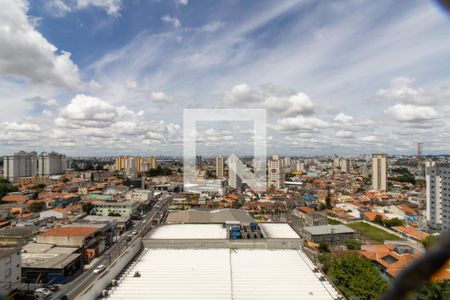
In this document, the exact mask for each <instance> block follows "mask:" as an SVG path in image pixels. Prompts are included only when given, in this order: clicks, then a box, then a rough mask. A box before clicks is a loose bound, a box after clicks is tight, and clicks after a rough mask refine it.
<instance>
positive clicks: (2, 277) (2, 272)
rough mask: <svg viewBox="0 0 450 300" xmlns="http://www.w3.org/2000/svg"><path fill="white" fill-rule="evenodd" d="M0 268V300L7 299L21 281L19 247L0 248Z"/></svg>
mask: <svg viewBox="0 0 450 300" xmlns="http://www.w3.org/2000/svg"><path fill="white" fill-rule="evenodd" d="M0 266H1V267H0V298H2V299H8V295H10V294H11V293H12V292H13V291H14V290H16V289H17V288H18V287H19V286H20V283H21V279H22V275H21V253H20V247H3V248H1V247H0ZM3 297H4V298H3Z"/></svg>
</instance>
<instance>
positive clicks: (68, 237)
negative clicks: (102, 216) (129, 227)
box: [36, 226, 104, 260]
mask: <svg viewBox="0 0 450 300" xmlns="http://www.w3.org/2000/svg"><path fill="white" fill-rule="evenodd" d="M100 236H101V231H100V229H99V228H97V227H81V226H78V227H75V226H73V227H56V228H53V229H50V230H49V231H47V232H43V233H41V234H39V235H37V237H36V242H37V243H42V244H51V245H58V246H67V247H76V248H78V249H80V251H81V253H82V254H83V256H84V258H85V259H86V260H91V259H93V258H95V257H97V256H98V255H99V254H100V253H101V251H103V249H104V242H102V241H101V239H100Z"/></svg>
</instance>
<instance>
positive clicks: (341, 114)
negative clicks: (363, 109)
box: [334, 113, 353, 123]
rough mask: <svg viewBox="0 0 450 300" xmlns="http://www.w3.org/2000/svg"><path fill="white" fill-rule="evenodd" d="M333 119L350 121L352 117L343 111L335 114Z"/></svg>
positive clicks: (343, 121)
mask: <svg viewBox="0 0 450 300" xmlns="http://www.w3.org/2000/svg"><path fill="white" fill-rule="evenodd" d="M334 120H335V121H338V122H342V123H350V122H351V121H353V117H352V116H349V115H346V114H344V113H339V114H337V115H336V117H335V118H334Z"/></svg>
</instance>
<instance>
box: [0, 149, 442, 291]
mask: <svg viewBox="0 0 450 300" xmlns="http://www.w3.org/2000/svg"><path fill="white" fill-rule="evenodd" d="M242 160H243V162H244V163H245V165H246V166H247V167H249V168H252V167H253V160H248V159H246V158H245V157H243V158H242ZM224 161H225V160H224V158H223V157H222V156H219V157H209V158H203V157H200V156H197V157H196V168H195V174H196V178H195V181H196V182H197V183H198V184H192V183H190V184H187V185H185V184H183V160H182V159H179V158H169V157H158V158H156V157H154V156H152V157H144V156H117V157H98V158H86V157H84V158H82V157H66V156H65V155H62V154H58V153H53V152H50V153H42V154H37V153H35V152H30V153H27V152H23V151H21V152H17V153H15V154H12V155H10V156H5V157H3V168H2V173H1V174H2V176H3V179H2V182H1V186H0V189H1V190H0V192H1V204H0V213H1V222H0V224H1V225H0V226H1V229H0V245H1V246H2V248H1V250H2V259H3V260H5V261H6V262H7V266H8V267H7V268H6V269H5V270H4V272H5V273H4V274H3V277H2V278H3V280H4V281H3V282H4V284H3V285H2V291H1V293H2V294H3V295H10V297H13V298H20V299H26V298H29V299H32V298H33V297H41V298H46V297H51V298H57V297H59V298H61V299H62V298H66V299H67V298H68V299H72V298H76V297H81V298H82V297H83V295H90V296H89V297H94V298H95V297H104V298H108V297H110V296H111V297H112V299H122V298H121V297H120V296H119V295H122V294H123V293H125V294H126V293H128V294H129V293H130V292H129V291H128V289H129V288H128V285H129V284H131V283H128V282H129V281H133V279H129V277H130V276H137V275H136V274H140V275H139V276H142V277H140V278H143V277H147V276H150V277H151V274H155V275H156V274H157V270H158V268H162V269H164V270H165V268H166V267H167V270H166V271H164V272H169V271H170V272H178V271H177V270H178V269H177V268H183V266H184V267H186V266H185V265H184V264H188V262H183V263H182V264H181V265H176V266H173V267H171V266H170V265H167V266H166V265H165V264H164V262H163V261H161V262H160V264H161V265H158V266H156V265H153V264H151V263H150V265H148V266H146V267H145V268H141V267H137V266H140V264H143V263H144V261H146V260H145V259H146V257H147V256H149V257H153V255H156V256H159V255H166V254H165V252H164V251H165V250H167V252H168V253H167V258H165V259H169V260H175V261H176V260H178V259H180V258H181V257H182V256H183V255H193V258H192V260H193V262H191V263H194V261H196V260H197V258H195V257H197V255H199V258H200V257H204V258H205V259H206V257H207V256H208V255H209V254H208V253H210V252H211V253H212V254H211V255H213V256H214V255H218V257H217V259H218V260H226V257H227V256H229V255H231V258H230V259H231V260H233V259H234V257H236V259H237V260H240V259H244V258H243V257H245V256H247V255H252V257H253V254H247V252H248V251H250V253H253V252H252V251H255V252H254V255H256V256H258V255H259V256H261V259H264V260H271V259H273V262H271V263H270V264H268V263H265V265H264V274H267V275H266V276H268V277H267V278H266V279H264V280H269V278H270V276H271V275H270V274H271V273H274V272H281V273H280V274H278V275H277V276H281V277H283V276H290V277H291V276H293V274H292V273H289V274H287V273H286V272H285V271H282V270H278V268H279V267H280V266H281V265H283V264H287V265H292V264H294V265H295V263H294V262H289V258H288V257H289V256H290V255H294V254H295V253H296V254H295V255H300V258H301V260H302V261H305V263H306V265H305V266H303V267H306V268H307V270H308V271H305V270H304V271H302V272H303V273H302V274H299V276H306V273H310V275H308V276H313V277H312V278H316V280H317V282H316V283H315V284H317V287H316V288H313V287H311V288H312V289H313V290H314V289H317V290H314V291H313V292H312V293H317V295H319V294H320V295H322V294H323V295H325V296H323V297H326V298H329V299H337V298H339V297H343V298H344V297H345V298H348V299H353V298H355V297H357V298H358V299H373V298H376V297H377V296H379V295H381V294H382V293H383V292H386V291H387V289H388V287H389V285H390V284H391V283H392V282H394V281H395V279H396V277H397V276H398V275H399V274H400V273H401V272H402V270H403V269H405V268H407V267H408V266H409V265H411V264H412V263H413V262H414V261H416V260H418V259H420V258H421V257H422V256H424V255H425V254H426V252H427V249H430V248H432V245H433V244H434V243H436V241H438V240H439V237H440V232H442V231H443V230H445V229H447V228H448V226H449V225H450V224H449V223H448V220H449V218H448V214H447V209H446V207H447V204H448V201H449V198H448V194H447V192H446V188H444V186H446V185H448V184H449V182H448V180H449V179H450V177H448V176H446V174H448V173H449V172H450V169H449V167H448V158H447V157H444V156H442V157H440V156H436V157H423V156H421V155H420V153H419V155H417V156H388V155H386V154H380V153H377V154H373V155H371V156H365V155H362V156H352V157H351V156H349V157H338V156H331V157H327V156H324V157H280V156H278V155H273V157H270V158H269V159H268V161H267V174H268V176H267V190H266V191H264V192H254V191H253V190H252V189H250V188H249V187H248V185H246V184H245V182H243V180H242V178H240V177H239V175H238V174H236V173H235V172H233V171H231V168H230V167H228V165H227V164H225V163H224ZM437 182H439V184H437ZM202 187H203V188H204V190H201V189H202ZM212 187H213V188H212ZM262 245H264V246H262ZM261 247H263V248H262V249H271V250H273V251H274V252H267V253H266V252H264V250H258V249H261ZM170 249H173V250H170ZM183 249H185V250H183ZM189 249H191V250H189ZM192 249H197V250H195V251H194V250H192ZM213 249H229V250H230V251H239V252H237V253H241V252H242V253H241V254H239V255H238V256H236V255H234V254H233V252H228V250H227V252H223V251H225V250H221V251H222V252H220V253H219V252H218V253H216V254H214V251H213ZM233 249H237V250H233ZM251 249H254V250H251ZM171 251H172V252H171ZM189 251H191V252H189ZM196 251H198V253H197V252H196ZM217 251H219V250H217ZM203 252H204V253H203ZM171 253H172V254H171ZM202 253H203V254H202ZM276 253H279V255H281V256H280V258H279V259H281V260H280V261H279V262H278V263H279V264H280V265H279V266H277V265H276V264H277V259H276V258H275V257H273V258H271V257H272V255H278V254H276ZM292 253H293V254H292ZM241 256H242V258H241ZM300 258H299V259H300ZM161 259H162V258H161ZM208 259H213V258H208ZM255 259H256V258H255ZM285 259H286V260H285ZM180 263H181V262H180ZM197 263H199V264H200V265H201V264H202V263H207V262H206V261H205V262H202V261H201V260H200V261H198V262H197ZM210 263H213V264H214V263H216V262H210ZM217 263H219V262H217ZM222 263H224V262H222ZM208 264H209V263H208ZM272 264H274V265H273V266H272ZM200 265H199V268H201V267H200ZM256 267H258V266H257V265H249V266H248V268H249V269H248V271H246V272H250V271H251V270H252V269H253V268H256ZM259 267H261V266H259ZM299 267H300V266H299ZM229 268H231V269H230V271H229V272H231V273H233V272H235V271H236V270H237V269H239V268H237V266H234V264H232V265H230V266H229ZM241 268H242V266H241ZM272 268H273V270H272ZM130 270H132V271H130ZM236 272H237V271H236ZM239 272H244V270H242V271H239ZM107 273H108V274H109V275H108V276H105V275H104V274H107ZM194 273H195V272H194ZM194 273H192V274H186V276H191V275H192V276H195V275H194ZM130 274H131V275H130ZM169 274H171V273H169ZM233 274H234V273H233ZM156 276H159V275H156ZM165 276H167V277H163V278H162V279H161V280H167V281H171V280H172V279H171V276H169V275H165ZM198 276H200V275H198ZM233 276H238V275H233ZM102 278H107V279H108V280H102ZM180 278H181V277H180ZM233 278H234V277H233ZM236 278H239V277H236ZM198 279H199V280H200V279H201V278H200V277H199V278H198ZM449 279H450V265H448V264H447V265H445V266H443V267H441V269H440V270H439V271H438V272H436V273H434V275H433V277H432V278H431V279H430V281H429V283H427V285H426V286H425V287H424V288H422V289H421V290H420V291H417V292H419V293H420V294H421V295H423V297H425V299H444V298H445V297H444V296H445V295H448V291H449V290H448V281H449ZM148 280H151V279H150V278H147V279H146V281H142V283H141V284H143V285H144V286H145V285H146V284H149V282H148ZM180 280H181V279H180ZM236 280H238V279H236ZM261 280H263V279H262V278H261ZM290 280H293V279H292V278H291V279H290ZM323 280H325V282H327V284H325V285H323V284H321V283H323ZM122 281H123V283H121V282H122ZM93 282H95V284H93ZM289 282H290V281H289V280H287V281H286V282H285V284H289V285H292V286H295V287H296V290H297V289H298V291H297V292H299V293H300V292H305V291H306V290H305V286H304V284H305V283H304V282H303V281H302V280H300V279H299V281H295V280H294V281H293V282H292V283H289ZM164 284H168V282H167V283H164ZM164 284H162V286H159V287H155V289H156V290H161V289H162V290H164ZM178 284H181V285H182V282H179V283H178ZM178 284H177V285H178ZM229 284H230V285H231V286H236V291H235V292H233V294H232V295H225V296H224V297H225V298H227V299H228V298H229V297H237V298H239V297H240V296H239V295H240V293H241V292H243V291H241V292H240V291H239V288H238V287H239V286H240V283H239V281H237V282H234V281H233V282H230V283H229ZM255 284H258V283H257V282H255ZM311 284H312V283H311ZM132 286H133V285H132ZM144 286H143V289H144V290H145V291H146V292H147V289H146V288H144ZM182 286H183V285H182ZM180 288H181V287H180ZM132 289H133V288H132ZM155 289H149V290H148V293H149V294H148V295H152V293H156V292H155ZM279 289H282V285H281V286H280V287H279ZM125 291H127V292H125ZM233 291H234V289H233ZM140 292H142V291H140ZM211 292H214V289H212V290H211ZM268 292H269V291H267V293H268ZM159 293H164V295H165V297H166V296H167V297H169V298H170V297H171V296H170V295H171V293H173V291H170V289H169V290H164V291H160V292H159ZM234 293H236V294H234ZM260 293H261V294H262V295H263V294H264V293H266V292H265V291H264V289H263V290H261V291H260ZM431 293H433V295H434V296H433V297H435V298H426V297H431V296H429V294H431ZM125 294H124V295H125ZM129 295H131V294H129ZM155 295H156V294H155ZM194 296H195V295H194V294H193V297H194ZM439 297H443V298H439Z"/></svg>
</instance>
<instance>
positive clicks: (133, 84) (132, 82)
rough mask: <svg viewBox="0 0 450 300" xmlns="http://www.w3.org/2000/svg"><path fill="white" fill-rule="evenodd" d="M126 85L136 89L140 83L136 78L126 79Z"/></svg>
mask: <svg viewBox="0 0 450 300" xmlns="http://www.w3.org/2000/svg"><path fill="white" fill-rule="evenodd" d="M125 86H126V87H127V89H130V90H132V89H135V88H137V86H138V83H137V82H136V81H134V80H126V81H125Z"/></svg>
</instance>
